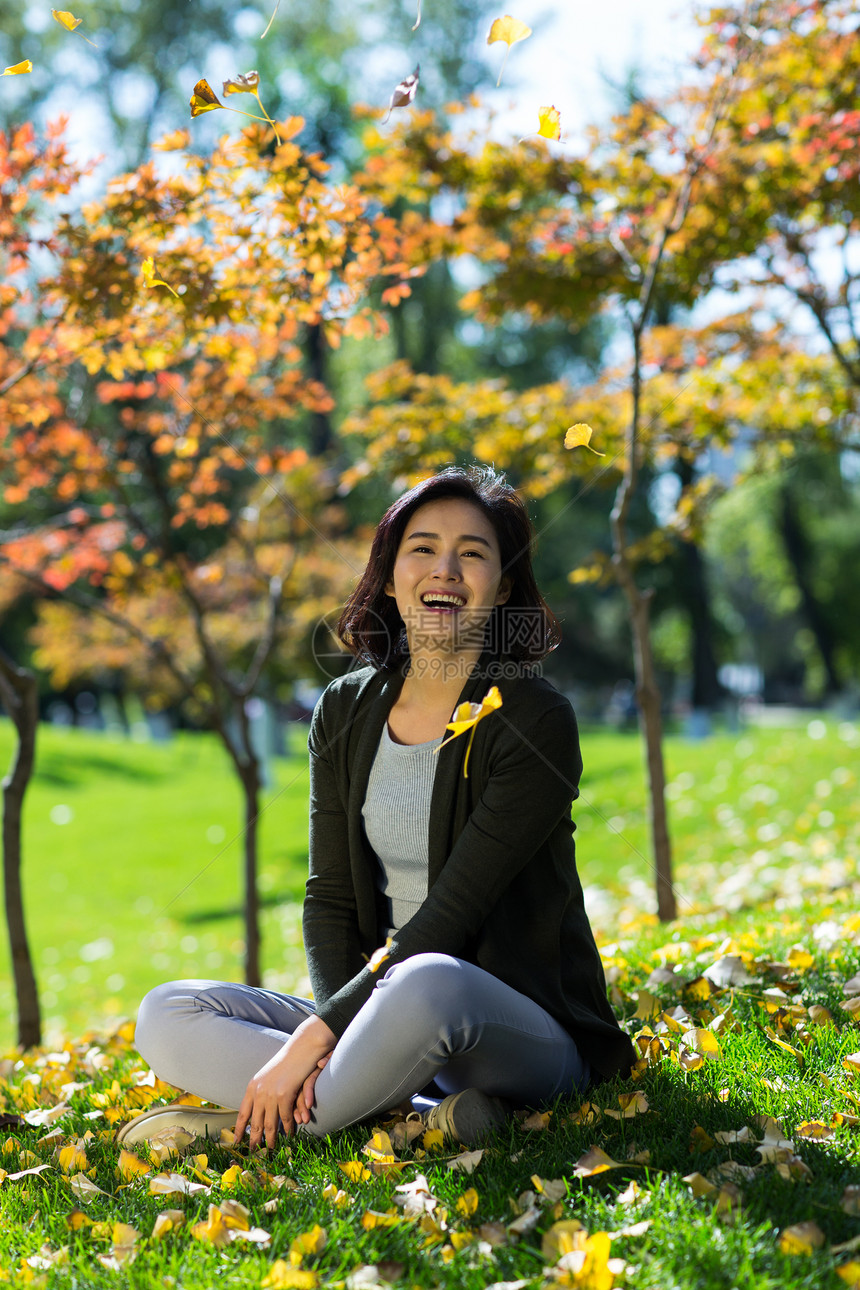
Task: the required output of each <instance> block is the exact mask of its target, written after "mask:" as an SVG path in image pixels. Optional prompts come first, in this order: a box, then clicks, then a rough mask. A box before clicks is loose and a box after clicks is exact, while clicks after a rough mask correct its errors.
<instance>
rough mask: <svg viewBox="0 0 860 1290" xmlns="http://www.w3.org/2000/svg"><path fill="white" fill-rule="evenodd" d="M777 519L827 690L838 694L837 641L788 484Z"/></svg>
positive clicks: (781, 491) (840, 686) (780, 498)
mask: <svg viewBox="0 0 860 1290" xmlns="http://www.w3.org/2000/svg"><path fill="white" fill-rule="evenodd" d="M777 522H778V524H779V531H780V534H781V535H782V541H783V545H784V546H785V553H786V555H787V556H788V562H789V564H790V565H791V568H792V572H793V573H794V580H795V582H796V583H797V589H798V591H799V592H800V601H801V604H802V605H803V615H804V617H805V619H806V621H807V623H808V624H809V629H810V631H811V632H812V634H813V636H814V637H815V643H816V645H817V646H818V652H819V654H820V655H821V661H822V663H823V664H824V675H825V677H826V692H827V693H828V694H838V693H839V691H840V690H841V689H842V682H841V680H840V677H839V673H838V671H837V669H836V658H835V654H836V643H835V641H834V639H833V632H832V631H831V628H830V624H829V623H828V622H827V616H826V614H825V612H824V609H823V607H822V605H821V603H820V601H819V599H818V597H817V596H816V594H815V591H814V590H813V587H812V580H811V578H810V576H809V568H810V565H811V563H812V561H811V553H810V550H809V542H808V540H807V537H806V534H805V533H804V531H803V525H802V524H801V521H800V516H799V514H798V512H797V505H796V503H795V500H794V498H793V497H792V495H791V490H790V489H789V488H788V487H787V486H786V487H784V488H782V489H781V490H780V494H779V513H778V520H777Z"/></svg>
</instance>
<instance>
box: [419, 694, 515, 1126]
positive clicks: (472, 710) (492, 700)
mask: <svg viewBox="0 0 860 1290" xmlns="http://www.w3.org/2000/svg"><path fill="white" fill-rule="evenodd" d="M501 706H502V696H501V694H500V692H499V687H498V686H497V685H493V686H491V687H490V689H489V690H488V691H487V693H486V694H485V695H484V697H483V699H482V700H481V702H480V703H461V704H459V706H458V707H457V708H455V709H454V715H453V716H452V718H451V720H450V721H449V722H448V724H447V726H446V727H445V729H446V730H453V731H454V733H453V734H452V735H449V736H448V738H447V739H444V740H443V741H442V743H441V744H438V745H437V746H436V747H435V748H434V749H433V752H434V754H435V753H438V752H439V749H440V748H444V747H445V745H446V744H449V743H450V742H451V740H452V739H456V738H458V736H459V735H462V734H464V733H465V732H466V731H467V730H470V731H471V734H470V735H469V743H468V746H467V748H466V758H465V761H464V762H463V778H464V779H468V778H469V753H470V752H471V751H472V740H473V739H474V737H475V730H476V729H477V726H478V722H479V721H483V719H484V717H488V716H489V715H490V714H491V713H492V712H495V711H496V710H497V709H498V708H500V707H501ZM529 1127H531V1126H529Z"/></svg>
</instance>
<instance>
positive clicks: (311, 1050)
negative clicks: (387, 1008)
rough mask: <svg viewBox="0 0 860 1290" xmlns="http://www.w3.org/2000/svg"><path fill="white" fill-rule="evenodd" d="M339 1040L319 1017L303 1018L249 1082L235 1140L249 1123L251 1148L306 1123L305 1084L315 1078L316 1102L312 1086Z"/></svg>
mask: <svg viewBox="0 0 860 1290" xmlns="http://www.w3.org/2000/svg"><path fill="white" fill-rule="evenodd" d="M336 1043H337V1036H336V1035H335V1034H334V1032H333V1031H332V1030H330V1029H329V1027H328V1026H327V1025H326V1024H325V1022H324V1021H321V1020H320V1019H319V1017H308V1019H307V1020H306V1021H303V1022H302V1024H301V1025H300V1026H299V1027H298V1029H297V1030H296V1031H295V1033H294V1034H292V1035H291V1036H290V1038H289V1039H288V1040H287V1042H286V1043H285V1044H284V1046H283V1048H282V1049H281V1050H280V1052H278V1053H276V1054H275V1056H274V1057H273V1058H271V1060H270V1061H268V1062H266V1065H265V1066H263V1067H262V1068H261V1069H260V1070H258V1071H257V1073H256V1075H254V1076H253V1077H252V1078H251V1079H250V1080H249V1081H248V1087H247V1089H246V1090H245V1096H244V1097H243V1098H242V1105H241V1106H240V1107H239V1116H238V1118H237V1120H236V1141H237V1142H240V1141H241V1139H242V1135H243V1134H244V1132H245V1128H246V1126H248V1125H250V1127H251V1133H250V1138H249V1144H250V1147H251V1150H252V1151H253V1150H256V1148H257V1147H259V1146H260V1145H261V1143H262V1141H263V1139H264V1138H265V1141H266V1146H268V1147H274V1145H275V1142H276V1141H277V1137H278V1129H279V1127H282V1128H283V1131H284V1133H286V1134H287V1135H289V1134H291V1133H292V1132H293V1127H294V1124H295V1123H307V1120H308V1119H310V1108H309V1106H308V1104H307V1103H306V1100H305V1099H304V1098H303V1094H304V1089H305V1085H306V1083H307V1082H308V1081H309V1080H310V1079H312V1080H313V1082H312V1083H311V1084H310V1088H309V1089H308V1096H310V1098H311V1102H310V1105H313V1085H314V1084H315V1083H316V1078H317V1076H318V1075H319V1072H320V1070H321V1069H322V1068H321V1067H320V1065H319V1063H320V1062H321V1061H322V1062H323V1065H324V1064H325V1062H327V1061H328V1058H329V1056H330V1055H331V1052H332V1049H333V1048H334V1046H335V1044H336ZM300 1098H302V1102H301V1107H299V1105H298V1103H299V1099H300ZM297 1113H298V1114H297Z"/></svg>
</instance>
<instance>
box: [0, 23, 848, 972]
mask: <svg viewBox="0 0 860 1290" xmlns="http://www.w3.org/2000/svg"><path fill="white" fill-rule="evenodd" d="M282 8H283V12H280V11H279V13H278V16H277V17H276V19H275V21H274V24H273V26H272V29H271V31H270V32H269V34H268V36H267V37H266V39H265V40H262V41H261V40H260V39H259V37H260V35H261V33H262V31H263V29H264V27H265V25H266V22H267V21H268V18H269V16H270V12H269V11H268V10H267V9H266V8H264V7H263V6H262V5H245V6H243V7H242V8H241V9H238V10H228V9H227V8H226V7H225V6H224V5H223V4H221V3H220V0H206V3H204V4H196V3H195V4H193V5H192V4H189V5H187V6H184V7H182V8H179V9H177V8H176V7H175V6H174V7H170V6H165V5H163V4H160V3H154V4H151V5H146V6H144V7H143V8H142V9H137V10H129V9H128V7H127V6H126V7H123V6H120V5H118V4H116V3H113V2H112V0H108V3H107V4H100V5H98V6H96V5H90V4H86V5H81V6H79V8H78V9H77V10H76V16H78V17H80V18H81V19H82V26H81V32H85V33H86V35H87V38H88V39H91V40H92V41H94V43H95V45H96V46H97V47H98V48H97V49H93V48H91V47H90V46H88V45H86V44H85V43H84V42H83V41H81V40H80V39H78V38H77V36H76V35H74V34H73V33H69V32H68V31H66V30H64V29H63V28H62V27H60V26H59V25H58V24H57V23H55V22H53V20H51V19H50V17H47V18H46V17H45V15H44V14H43V13H41V12H40V11H36V10H33V9H32V8H29V9H28V8H24V9H21V8H20V7H19V8H17V9H14V8H13V7H12V6H10V5H8V4H7V3H0V12H2V15H3V23H2V24H0V27H2V31H3V37H2V55H3V57H4V59H5V62H7V63H8V64H9V65H10V66H11V65H14V64H15V63H17V62H19V61H20V60H21V59H24V58H27V57H30V58H32V60H33V72H32V73H31V74H29V75H18V76H10V77H4V78H3V79H2V80H0V93H2V95H3V96H4V108H5V111H4V120H5V121H6V123H7V124H6V126H5V127H4V133H3V134H2V136H0V163H2V164H0V427H2V428H0V466H2V482H3V488H2V493H0V543H2V545H0V636H2V641H3V644H4V646H5V647H6V649H7V652H8V653H9V655H10V656H11V657H13V658H14V659H15V660H16V662H17V663H18V664H20V665H21V666H30V667H32V668H34V669H35V671H36V672H37V674H38V676H39V685H40V692H41V702H42V706H43V708H44V707H46V706H47V704H48V703H49V702H50V701H51V699H52V698H53V697H55V696H56V694H57V693H58V692H62V693H65V694H67V695H73V694H74V693H76V692H79V691H80V690H81V689H82V688H84V687H86V688H87V689H88V690H89V691H90V692H91V693H92V694H93V695H94V696H95V700H94V702H95V703H98V702H99V699H100V696H102V695H107V694H113V695H114V696H115V697H116V698H117V699H118V700H119V702H120V704H121V703H122V700H123V698H124V697H125V696H136V697H137V698H139V699H141V700H142V701H143V702H144V703H145V704H146V705H147V706H148V707H149V708H150V709H152V710H153V711H158V710H170V711H171V712H173V713H175V714H176V715H177V717H179V718H181V720H183V721H184V722H186V723H189V724H192V725H207V726H211V727H212V728H214V729H216V730H218V731H219V733H220V734H221V736H222V739H223V740H224V744H225V748H226V749H227V751H228V753H229V755H230V756H231V758H232V759H233V762H234V764H235V767H236V769H237V773H238V774H239V776H240V778H242V777H243V776H244V777H245V778H244V780H243V782H244V783H245V784H246V808H247V809H246V819H247V821H251V820H253V819H255V818H256V814H257V805H256V803H257V796H256V795H257V793H258V791H259V788H260V783H261V764H260V756H259V749H258V748H257V747H255V745H254V740H253V738H252V732H251V729H250V724H249V711H251V710H249V708H248V703H249V702H250V701H260V700H263V699H264V700H266V701H267V702H270V703H272V704H275V705H280V707H281V709H282V710H283V711H287V710H290V705H291V704H292V705H293V709H292V710H295V702H296V696H297V694H301V693H302V690H301V685H302V684H305V685H310V686H311V687H313V686H317V687H319V686H321V685H323V684H325V682H326V681H327V680H328V679H329V677H330V676H331V675H332V672H333V671H336V670H337V669H338V668H339V667H345V666H346V665H347V663H348V661H349V660H348V659H343V661H342V662H341V663H339V662H338V660H337V658H336V657H334V651H333V647H332V645H331V640H330V637H329V636H328V635H327V633H326V630H325V627H324V620H325V618H326V615H327V613H329V614H330V613H331V611H332V610H334V609H335V608H336V606H337V605H338V603H339V602H341V601H342V600H343V598H344V595H345V594H346V592H347V591H348V589H349V587H350V585H351V584H352V581H353V579H354V578H355V577H356V576H357V574H358V573H359V571H360V569H361V566H362V562H363V558H364V553H365V552H366V550H367V544H368V542H369V537H370V534H371V531H372V525H373V523H374V522H375V520H376V519H378V517H379V515H380V514H381V512H382V511H383V510H384V509H385V507H386V506H387V505H388V503H389V502H390V501H391V500H392V498H393V496H394V495H395V494H396V492H397V491H399V490H401V489H402V488H403V487H405V486H407V485H408V484H409V483H410V482H412V481H413V480H414V479H416V478H418V477H420V476H421V475H423V474H425V473H426V472H427V471H428V470H432V469H435V468H437V467H439V466H441V465H444V464H447V463H448V462H452V461H456V462H459V463H466V462H469V461H472V460H478V461H492V462H493V463H494V464H495V465H496V466H497V467H499V468H502V469H504V470H506V471H508V473H509V477H510V479H511V482H513V483H514V484H515V485H516V486H517V487H518V488H520V489H521V490H522V491H523V493H524V495H526V496H527V498H528V500H529V505H530V510H531V513H532V515H533V517H534V520H535V526H536V529H537V531H538V534H539V543H538V549H537V556H536V566H537V572H538V579H539V582H540V584H541V586H542V588H543V589H544V591H545V594H546V596H547V598H548V600H549V602H550V603H551V604H552V605H553V607H554V609H555V611H556V612H557V614H558V615H559V617H560V618H561V620H562V623H563V628H564V642H563V644H562V646H561V648H560V649H559V650H558V651H557V653H556V654H555V655H553V656H552V658H551V659H550V660H548V662H547V664H546V670H547V673H548V674H549V675H550V676H553V677H554V678H555V679H557V681H558V683H559V684H560V685H561V686H562V687H563V688H565V689H566V690H568V691H569V692H570V693H571V694H572V695H573V696H574V698H575V701H576V703H577V706H578V708H579V709H580V711H581V712H582V713H583V714H584V715H586V716H590V717H593V718H609V719H611V720H613V721H617V722H622V723H623V722H629V721H630V720H635V716H636V709H637V704H636V701H635V697H634V695H633V693H632V690H633V684H634V679H635V682H636V684H637V685H638V687H639V696H638V697H639V708H640V709H641V708H642V705H643V701H644V695H645V690H643V676H642V670H641V667H640V670H639V672H638V673H637V670H636V664H635V662H634V647H633V638H632V637H631V634H630V627H629V625H628V618H629V615H628V613H627V612H626V611H625V607H624V599H623V594H622V587H624V586H626V588H627V604H628V609H632V611H633V618H634V620H635V619H636V614H637V612H638V609H637V606H639V607H640V608H642V609H643V610H644V609H645V608H647V615H646V616H647V619H648V623H647V628H648V632H647V641H648V650H649V651H650V652H651V654H652V655H653V658H652V660H651V663H649V665H648V670H649V673H650V675H651V679H650V682H649V685H648V686H647V687H646V689H647V690H648V692H649V693H650V696H651V697H650V703H651V708H652V711H653V713H654V716H655V719H658V720H662V719H664V718H666V717H667V716H668V717H669V718H674V717H681V718H683V719H685V720H686V721H687V722H688V725H689V729H690V731H691V732H699V733H704V732H705V731H706V730H707V729H708V726H709V723H710V722H711V720H712V719H713V718H714V716H716V715H717V714H719V713H720V712H721V710H722V709H723V708H725V707H726V705H727V704H729V709H728V712H729V717H730V719H731V718H732V707H731V705H732V704H734V705H736V704H737V701H738V699H739V698H740V697H742V696H743V695H748V694H751V695H753V696H756V697H758V698H764V699H766V700H769V701H776V702H781V703H788V704H794V705H806V704H813V703H829V704H840V705H842V707H843V708H845V710H847V711H851V710H856V702H857V666H858V655H860V640H858V628H857V621H856V620H857V616H856V614H855V613H854V612H853V602H854V600H855V599H856V583H857V575H856V562H855V560H854V559H853V558H852V553H853V552H854V551H855V550H856V543H857V537H858V519H857V515H858V508H857V501H858V490H860V442H858V435H857V406H856V401H857V392H858V386H860V327H858V317H857V312H858V289H860V255H858V246H860V243H858V238H857V234H858V219H860V196H858V194H860V186H858V178H860V112H858V110H857V107H856V87H857V84H858V80H860V41H858V38H857V37H858V28H860V6H858V4H857V0H815V3H813V2H812V0H744V2H743V3H737V4H732V5H723V6H720V7H717V8H713V9H710V10H703V11H702V14H701V27H702V45H701V48H700V50H699V52H698V54H697V56H696V57H695V59H694V60H693V62H692V63H691V65H690V66H689V67H688V68H687V70H686V73H685V74H684V76H683V77H681V79H680V80H679V82H678V83H677V84H675V85H672V86H669V87H665V88H664V89H663V90H662V91H660V92H659V93H658V92H656V91H655V90H654V89H652V88H651V87H649V86H647V85H644V86H643V84H641V83H640V80H641V78H639V77H638V76H637V75H635V74H632V75H631V77H630V78H629V81H628V83H627V85H626V86H625V87H623V90H622V91H621V92H620V94H619V98H618V109H617V112H616V114H615V116H614V118H613V119H612V120H610V121H605V122H598V123H595V124H594V125H593V126H591V127H590V128H589V129H588V130H587V131H585V132H583V133H582V135H581V137H576V138H572V139H567V138H566V137H564V136H563V138H562V140H561V141H558V140H547V139H545V138H541V137H539V136H538V135H537V134H536V133H535V130H536V127H537V121H532V120H527V119H525V117H523V119H522V122H521V125H520V127H519V129H520V134H519V135H518V136H517V137H514V134H513V133H512V132H510V131H507V132H500V131H499V129H498V128H497V126H496V125H495V123H494V122H493V119H492V117H491V115H490V114H489V112H488V109H487V106H486V104H492V102H493V99H492V95H493V94H494V92H495V91H494V89H493V81H494V79H495V75H494V73H495V71H496V69H497V66H498V59H497V58H495V57H493V58H491V57H490V56H489V55H490V51H488V50H487V46H486V43H485V38H486V31H487V27H488V25H489V21H490V20H491V18H493V17H495V16H497V14H496V13H495V11H494V10H492V9H491V8H490V6H488V5H486V4H483V3H478V0H433V3H432V4H430V3H426V2H425V4H424V13H423V16H422V21H421V24H420V26H418V28H417V29H416V30H414V31H413V29H412V28H413V23H414V22H415V17H416V13H417V9H416V12H415V13H413V11H412V8H411V6H408V5H404V4H400V3H395V0H386V2H385V3H379V0H375V3H373V4H371V3H370V0H355V2H354V3H351V4H349V5H347V4H345V3H342V2H341V0H326V2H325V3H322V4H318V5H313V6H311V5H306V6H304V7H303V8H301V7H299V6H294V5H286V4H285V5H283V6H282ZM45 12H46V13H47V11H45ZM539 38H540V33H536V34H535V35H534V36H533V37H532V38H531V39H533V40H537V39H539ZM491 52H492V54H493V55H495V54H497V53H498V47H494V48H493V50H492V51H491ZM417 63H420V68H421V80H420V85H419V91H418V95H417V97H416V100H415V106H414V107H413V108H411V109H406V110H401V109H399V110H397V111H395V113H393V114H392V117H391V120H390V121H387V122H385V123H383V122H382V116H383V109H384V108H385V106H386V104H387V102H388V99H389V96H390V94H391V91H392V89H393V88H394V85H395V84H396V83H397V82H398V81H399V80H401V79H402V78H403V76H405V75H407V74H408V73H409V72H411V71H412V70H413V68H414V67H415V65H416V64H417ZM491 63H492V70H490V64H491ZM515 64H516V59H515V58H512V59H511V61H510V64H509V66H508V68H507V70H506V73H505V77H506V84H510V85H512V86H513V85H515V76H516V70H515ZM250 67H256V68H257V69H258V70H259V72H260V78H261V80H260V85H261V96H262V98H263V101H264V102H265V103H266V107H267V110H268V111H269V112H270V113H271V114H272V115H273V116H274V117H275V118H276V119H277V120H278V121H279V122H283V123H284V124H283V126H282V127H281V128H280V137H281V143H280V145H279V144H278V143H277V141H276V139H275V137H274V134H273V132H272V131H270V130H269V129H268V128H267V127H266V126H265V125H261V124H259V123H254V124H246V123H245V122H237V121H236V120H235V118H233V117H228V116H227V115H226V114H221V113H219V112H217V111H216V112H213V113H207V114H205V115H201V116H199V117H198V118H197V119H195V120H194V121H189V119H188V114H189V109H188V99H189V95H190V92H191V89H192V86H193V85H194V84H195V83H196V82H197V81H198V80H199V79H200V78H201V77H207V78H208V79H209V81H210V83H211V84H212V86H213V88H214V89H215V90H216V92H217V91H218V90H219V85H220V79H221V78H225V77H230V76H234V75H236V74H237V73H238V72H241V71H244V70H246V69H248V68H250ZM546 93H547V97H548V98H550V97H551V96H552V89H551V87H547V91H546ZM481 96H483V100H484V105H482V101H481ZM236 102H237V101H236V100H233V99H231V100H230V103H231V105H234V104H235V103H236ZM238 102H239V103H240V104H241V106H243V107H246V106H248V104H250V105H251V107H254V106H255V105H254V103H253V101H252V100H250V99H243V100H239V101H238ZM72 103H73V105H74V108H73V117H72V121H71V123H70V125H69V130H70V131H71V133H72V134H76V135H77V142H76V144H75V148H74V149H73V150H69V149H68V148H67V147H66V146H65V144H64V142H63V132H62V129H61V128H60V127H59V126H54V125H51V126H49V124H48V123H49V121H50V120H51V119H52V117H53V115H54V114H55V112H56V111H57V110H58V108H59V107H61V106H65V107H68V106H69V105H70V104H72ZM30 120H33V121H35V123H36V127H37V128H35V129H34V128H33V126H31V125H29V124H28V121H30ZM563 124H564V123H563ZM224 130H227V132H228V133H227V136H225V137H226V138H229V140H231V141H230V142H224V141H220V142H219V140H220V138H221V135H222V132H223V131H224ZM82 134H83V135H86V136H88V137H89V138H90V139H91V140H92V147H91V149H90V151H89V154H88V155H91V154H92V152H94V151H95V150H96V149H97V148H102V149H103V150H104V152H105V154H106V157H107V160H106V161H105V162H103V163H102V164H101V166H100V168H98V169H97V170H96V171H95V172H93V170H92V167H90V166H88V165H87V164H85V163H84V161H83V160H82V151H81V142H80V139H81V135H82ZM162 136H164V137H162ZM576 422H586V423H588V425H590V426H591V427H592V428H593V432H594V435H593V439H592V442H591V447H592V448H594V449H595V450H596V451H597V452H598V453H600V454H602V456H600V457H597V456H594V455H593V453H592V452H590V451H589V450H588V448H585V447H580V448H576V449H575V450H573V451H570V450H566V449H565V446H564V442H565V432H566V430H567V428H568V427H569V426H570V425H571V424H573V423H576ZM625 480H626V481H627V482H626V484H625ZM613 506H614V507H615V529H614V537H613V526H612V523H611V513H612V511H613ZM619 516H621V519H622V523H621V524H620V525H619ZM321 623H323V626H322V627H321V626H320V624H321ZM645 640H646V636H645V635H641V636H640V638H639V645H638V646H637V650H638V652H639V654H640V655H641V652H642V647H643V646H642V642H643V641H645ZM321 642H323V644H322V645H321ZM640 661H641V660H640ZM297 686H298V687H299V688H298V689H297ZM310 694H311V701H312V694H313V690H311V691H310ZM852 705H853V708H852ZM248 828H249V836H250V841H249V848H251V850H252V845H253V827H251V826H250V825H248ZM251 850H249V852H248V857H249V858H248V860H247V866H248V867H247V881H248V891H249V892H252V891H253V863H252V860H251V858H250V856H251ZM252 922H253V919H250V920H249V923H248V932H247V939H248V953H249V956H250V961H251V966H250V967H249V971H250V972H251V974H252V975H254V973H255V972H257V971H258V968H254V967H253V960H254V958H255V953H256V951H255V948H254V932H253V927H252Z"/></svg>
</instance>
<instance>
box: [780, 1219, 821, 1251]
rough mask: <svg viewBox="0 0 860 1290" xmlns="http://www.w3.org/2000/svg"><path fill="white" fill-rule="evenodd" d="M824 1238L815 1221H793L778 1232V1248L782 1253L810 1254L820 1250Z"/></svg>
mask: <svg viewBox="0 0 860 1290" xmlns="http://www.w3.org/2000/svg"><path fill="white" fill-rule="evenodd" d="M825 1240H826V1238H825V1235H824V1233H823V1232H822V1230H821V1228H820V1227H819V1226H818V1224H817V1223H812V1222H807V1223H794V1224H793V1225H792V1226H791V1227H787V1228H785V1230H784V1231H783V1232H781V1233H780V1237H779V1248H780V1250H781V1251H782V1253H783V1254H811V1253H812V1251H813V1250H820V1249H821V1247H822V1246H823V1245H824V1243H825Z"/></svg>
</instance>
